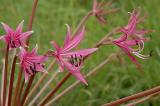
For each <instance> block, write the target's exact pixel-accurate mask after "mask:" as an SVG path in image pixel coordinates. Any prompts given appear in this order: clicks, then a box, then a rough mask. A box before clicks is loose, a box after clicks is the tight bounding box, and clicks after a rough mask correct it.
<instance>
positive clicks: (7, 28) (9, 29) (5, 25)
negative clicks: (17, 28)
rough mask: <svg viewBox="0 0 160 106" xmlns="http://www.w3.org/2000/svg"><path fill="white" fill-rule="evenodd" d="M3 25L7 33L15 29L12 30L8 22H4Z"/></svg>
mask: <svg viewBox="0 0 160 106" xmlns="http://www.w3.org/2000/svg"><path fill="white" fill-rule="evenodd" d="M2 26H3V28H4V30H5V31H6V33H7V34H9V33H13V32H14V31H13V30H12V28H10V27H9V26H8V25H7V24H5V23H2Z"/></svg>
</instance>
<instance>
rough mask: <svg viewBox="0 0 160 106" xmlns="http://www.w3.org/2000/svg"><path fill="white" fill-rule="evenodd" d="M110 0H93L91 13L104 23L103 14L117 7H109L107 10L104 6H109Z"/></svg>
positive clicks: (111, 11)
mask: <svg viewBox="0 0 160 106" xmlns="http://www.w3.org/2000/svg"><path fill="white" fill-rule="evenodd" d="M111 4H112V1H109V2H98V1H97V0H93V7H92V14H93V15H94V16H96V18H97V20H98V21H99V22H100V23H102V24H105V23H106V20H105V18H104V16H105V15H107V14H110V13H113V12H116V11H117V10H118V9H111V10H109V11H107V10H105V9H104V7H105V6H106V7H107V6H110V5H111Z"/></svg>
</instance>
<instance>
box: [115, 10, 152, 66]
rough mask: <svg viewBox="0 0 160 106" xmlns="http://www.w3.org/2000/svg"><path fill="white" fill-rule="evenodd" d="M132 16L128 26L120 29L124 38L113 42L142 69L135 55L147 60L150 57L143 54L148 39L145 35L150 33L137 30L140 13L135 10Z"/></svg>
mask: <svg viewBox="0 0 160 106" xmlns="http://www.w3.org/2000/svg"><path fill="white" fill-rule="evenodd" d="M130 14H131V17H130V19H129V23H128V25H127V26H125V27H124V28H122V29H120V31H121V32H122V33H123V34H122V36H121V37H120V38H118V39H115V40H113V43H114V44H115V45H117V46H119V47H120V48H121V49H122V50H123V51H124V52H125V53H126V54H127V55H128V56H129V58H130V59H131V60H132V61H133V62H134V63H135V64H136V65H137V66H138V67H139V68H140V64H139V63H138V61H137V60H136V59H135V57H134V56H133V55H135V56H137V57H139V58H141V59H147V58H148V57H149V56H150V55H142V54H141V52H142V51H143V49H144V42H145V41H147V39H146V38H144V34H146V33H148V32H149V31H147V30H138V29H137V23H138V16H139V12H137V11H136V10H134V11H133V12H132V13H130ZM129 37H130V39H129ZM134 46H138V49H133V47H134ZM132 54H133V55H132Z"/></svg>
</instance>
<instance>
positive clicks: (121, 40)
mask: <svg viewBox="0 0 160 106" xmlns="http://www.w3.org/2000/svg"><path fill="white" fill-rule="evenodd" d="M127 37H128V36H127V34H123V35H122V36H121V37H120V38H118V39H115V40H114V41H113V42H117V43H119V42H123V41H125V40H127Z"/></svg>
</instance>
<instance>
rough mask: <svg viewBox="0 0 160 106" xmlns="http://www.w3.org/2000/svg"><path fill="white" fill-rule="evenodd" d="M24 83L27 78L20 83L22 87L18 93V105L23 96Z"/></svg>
mask: <svg viewBox="0 0 160 106" xmlns="http://www.w3.org/2000/svg"><path fill="white" fill-rule="evenodd" d="M24 84H25V80H23V81H22V83H21V85H20V89H19V92H18V95H17V99H16V101H15V102H16V105H15V106H17V105H19V104H20V99H21V97H22V95H21V94H22V92H23V87H24Z"/></svg>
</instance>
